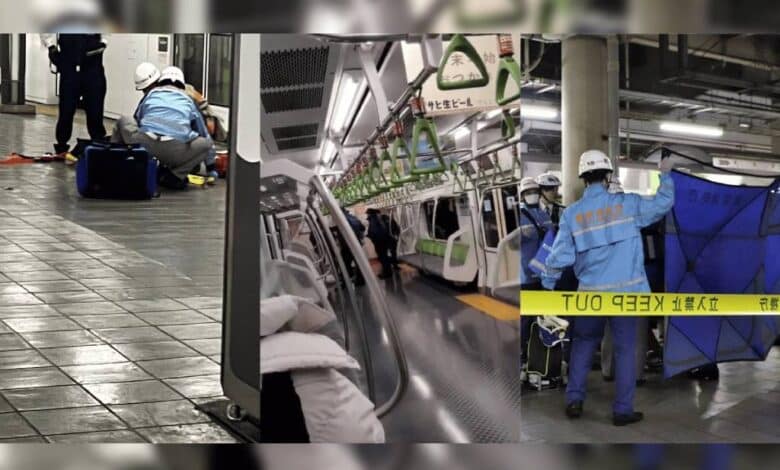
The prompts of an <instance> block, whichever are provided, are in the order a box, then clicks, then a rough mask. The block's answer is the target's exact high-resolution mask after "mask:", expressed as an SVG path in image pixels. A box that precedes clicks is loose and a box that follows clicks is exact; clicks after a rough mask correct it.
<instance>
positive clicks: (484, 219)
mask: <svg viewBox="0 0 780 470" xmlns="http://www.w3.org/2000/svg"><path fill="white" fill-rule="evenodd" d="M479 202H480V203H479V213H480V227H481V232H482V237H481V238H482V247H483V250H484V253H485V270H486V272H487V273H488V274H489V273H490V272H492V271H493V269H494V267H495V266H496V264H497V263H498V244H499V243H500V242H501V235H502V233H503V230H504V228H503V225H502V221H503V217H502V214H501V213H500V211H501V207H500V206H499V204H501V201H500V197H499V195H497V194H496V191H495V190H494V189H488V190H486V191H483V192H482V195H481V197H480V198H479ZM493 282H494V281H493V279H492V278H491V276H489V275H488V276H487V281H486V286H487V287H488V288H492V287H493Z"/></svg>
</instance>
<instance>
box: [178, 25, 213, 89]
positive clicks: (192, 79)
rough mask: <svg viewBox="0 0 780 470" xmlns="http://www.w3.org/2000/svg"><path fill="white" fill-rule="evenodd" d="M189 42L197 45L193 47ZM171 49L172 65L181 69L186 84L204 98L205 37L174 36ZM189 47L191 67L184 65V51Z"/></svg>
mask: <svg viewBox="0 0 780 470" xmlns="http://www.w3.org/2000/svg"><path fill="white" fill-rule="evenodd" d="M190 41H194V43H197V45H193V44H194V43H191V42H190ZM173 47H174V49H173V51H174V52H173V63H174V64H175V65H176V66H177V67H179V68H180V69H182V71H183V72H184V76H185V77H186V78H187V83H189V84H190V85H192V86H193V87H194V88H195V89H196V90H198V91H200V92H202V93H203V96H206V90H205V85H206V48H207V40H206V35H205V34H203V33H198V34H190V33H188V34H174V36H173ZM190 47H192V48H193V56H192V57H191V58H190V59H191V60H192V61H194V62H193V63H192V65H191V66H187V65H185V63H184V59H185V57H184V54H185V49H187V50H189V48H190ZM191 67H192V68H191ZM195 70H197V72H196V73H194V74H193V73H192V72H193V71H195Z"/></svg>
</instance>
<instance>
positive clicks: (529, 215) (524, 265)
mask: <svg viewBox="0 0 780 470" xmlns="http://www.w3.org/2000/svg"><path fill="white" fill-rule="evenodd" d="M540 198H541V194H540V189H539V185H538V184H537V183H536V181H535V180H534V178H531V177H530V176H529V177H526V178H523V179H521V180H520V202H519V204H518V206H519V211H520V290H541V289H542V281H541V279H540V278H539V276H538V275H537V274H536V273H535V272H534V271H532V270H531V268H530V266H529V264H530V263H531V261H532V260H533V259H534V256H536V253H537V252H538V251H539V248H540V247H541V246H542V242H543V241H544V236H545V235H546V233H547V232H548V231H549V230H552V221H551V220H550V216H549V215H547V212H545V211H544V210H543V209H542V208H541V207H540V205H539V202H540ZM534 320H535V317H532V316H528V315H523V316H521V319H520V336H521V339H520V342H521V348H522V354H523V360H527V359H528V358H527V357H526V352H527V351H528V347H527V346H528V341H529V339H530V332H531V323H532V322H533V321H534Z"/></svg>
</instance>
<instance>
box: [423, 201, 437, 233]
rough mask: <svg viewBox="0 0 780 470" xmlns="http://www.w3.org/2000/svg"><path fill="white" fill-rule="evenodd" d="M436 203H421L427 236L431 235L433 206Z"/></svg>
mask: <svg viewBox="0 0 780 470" xmlns="http://www.w3.org/2000/svg"><path fill="white" fill-rule="evenodd" d="M435 204H436V201H425V202H424V203H423V211H424V212H423V213H424V214H425V227H426V228H427V229H428V236H429V237H430V236H432V235H433V206H434V205H435Z"/></svg>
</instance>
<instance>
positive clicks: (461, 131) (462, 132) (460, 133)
mask: <svg viewBox="0 0 780 470" xmlns="http://www.w3.org/2000/svg"><path fill="white" fill-rule="evenodd" d="M449 133H450V134H451V135H452V137H453V138H455V139H460V138H461V137H466V136H467V135H469V134H471V129H469V128H468V126H458V127H456V128H455V129H453V130H451V131H450V132H449Z"/></svg>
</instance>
